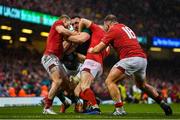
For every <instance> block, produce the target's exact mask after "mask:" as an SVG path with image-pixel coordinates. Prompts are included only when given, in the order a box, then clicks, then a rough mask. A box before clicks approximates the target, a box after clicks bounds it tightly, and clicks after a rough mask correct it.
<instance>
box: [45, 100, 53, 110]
mask: <svg viewBox="0 0 180 120" xmlns="http://www.w3.org/2000/svg"><path fill="white" fill-rule="evenodd" d="M52 103H53V100H51V99H49V98H45V109H48V108H50V107H51V106H52Z"/></svg>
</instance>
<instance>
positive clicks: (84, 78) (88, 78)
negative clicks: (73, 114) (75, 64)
mask: <svg viewBox="0 0 180 120" xmlns="http://www.w3.org/2000/svg"><path fill="white" fill-rule="evenodd" d="M93 80H94V76H93V75H92V74H91V73H90V72H87V71H82V72H81V89H82V91H84V90H85V89H87V88H90V86H91V83H92V82H93Z"/></svg>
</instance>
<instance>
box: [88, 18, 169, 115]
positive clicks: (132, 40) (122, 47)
mask: <svg viewBox="0 0 180 120" xmlns="http://www.w3.org/2000/svg"><path fill="white" fill-rule="evenodd" d="M104 25H105V26H106V28H107V30H108V32H107V33H106V34H105V36H104V38H103V39H102V41H101V42H100V43H99V44H98V45H97V46H94V48H90V49H89V53H99V52H100V51H101V50H103V49H104V48H106V46H107V45H109V44H110V43H111V44H112V46H113V47H114V49H115V50H116V51H117V53H118V54H119V59H120V61H119V62H117V63H116V64H115V65H114V66H113V68H112V69H111V71H110V73H109V75H108V77H107V79H106V81H105V83H106V85H107V87H108V90H109V92H110V95H111V97H112V99H113V100H114V102H115V110H114V112H113V115H124V114H126V112H125V111H124V109H123V101H122V100H121V97H120V91H119V89H118V86H117V84H116V83H117V82H118V81H120V80H122V79H123V78H124V77H126V76H132V75H134V77H135V80H136V83H137V86H138V87H139V88H140V89H141V90H142V91H144V92H146V93H147V94H148V95H149V96H150V97H151V98H153V99H154V100H155V101H156V102H157V103H158V104H159V105H160V106H161V108H162V109H163V110H164V112H165V114H166V115H172V110H171V108H170V106H169V105H168V104H167V103H165V101H164V100H163V99H162V97H161V96H160V95H159V94H158V92H157V90H156V89H155V88H153V87H152V86H151V85H149V84H148V83H147V82H146V81H145V79H146V66H147V58H146V54H145V53H144V52H143V50H142V48H141V46H140V45H139V43H138V40H137V37H136V35H135V34H134V32H133V31H132V30H131V29H130V28H129V27H127V26H126V25H124V24H120V23H118V21H117V18H116V16H114V15H108V16H106V18H105V20H104Z"/></svg>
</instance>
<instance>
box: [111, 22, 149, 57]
mask: <svg viewBox="0 0 180 120" xmlns="http://www.w3.org/2000/svg"><path fill="white" fill-rule="evenodd" d="M110 31H112V35H113V36H114V37H113V38H114V41H113V43H112V44H113V46H114V48H115V49H116V51H117V52H118V53H119V57H120V58H121V59H123V58H127V57H135V56H136V57H143V58H146V55H145V53H144V51H143V50H142V48H141V46H140V44H139V42H138V40H137V37H136V35H135V33H134V32H133V31H132V30H131V29H130V28H129V27H127V26H126V25H124V24H115V25H114V26H113V27H112V28H110Z"/></svg>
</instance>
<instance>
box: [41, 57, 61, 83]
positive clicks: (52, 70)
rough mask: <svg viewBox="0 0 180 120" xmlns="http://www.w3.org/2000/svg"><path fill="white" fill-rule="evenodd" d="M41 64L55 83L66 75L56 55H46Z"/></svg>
mask: <svg viewBox="0 0 180 120" xmlns="http://www.w3.org/2000/svg"><path fill="white" fill-rule="evenodd" d="M41 63H42V64H43V66H44V68H45V69H46V71H47V72H48V73H49V75H50V77H51V78H52V80H53V81H58V80H59V79H60V78H61V77H62V75H63V74H64V71H63V70H62V67H60V66H61V63H60V61H59V59H58V58H57V57H56V56H54V55H44V56H43V57H42V60H41Z"/></svg>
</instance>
